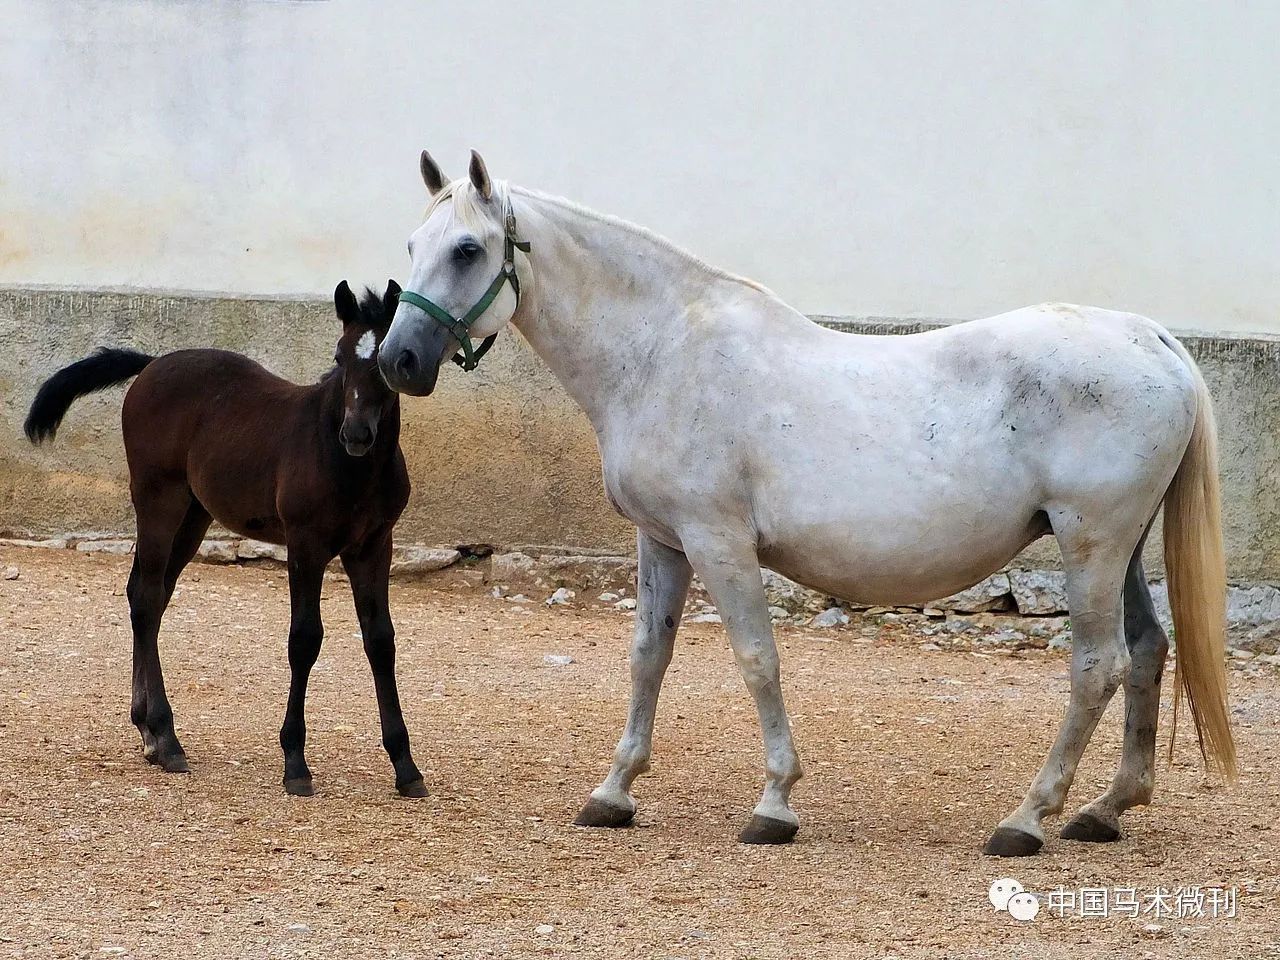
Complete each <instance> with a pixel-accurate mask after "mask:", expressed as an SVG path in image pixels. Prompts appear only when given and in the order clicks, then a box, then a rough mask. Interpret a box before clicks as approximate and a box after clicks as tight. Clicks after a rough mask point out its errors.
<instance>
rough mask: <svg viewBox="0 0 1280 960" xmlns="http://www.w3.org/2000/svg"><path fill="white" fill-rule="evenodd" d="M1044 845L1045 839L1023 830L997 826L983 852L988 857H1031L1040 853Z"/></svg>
mask: <svg viewBox="0 0 1280 960" xmlns="http://www.w3.org/2000/svg"><path fill="white" fill-rule="evenodd" d="M1042 846H1044V841H1043V840H1041V839H1040V838H1039V837H1033V836H1032V835H1031V834H1029V833H1027V832H1025V831H1023V830H1015V829H1014V828H1013V827H996V832H995V833H993V834H991V839H990V840H988V841H987V845H986V846H985V847H983V848H982V853H983V854H984V855H985V856H988V857H1030V856H1034V855H1035V854H1037V853H1039V852H1040V848H1041V847H1042Z"/></svg>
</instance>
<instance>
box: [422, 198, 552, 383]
mask: <svg viewBox="0 0 1280 960" xmlns="http://www.w3.org/2000/svg"><path fill="white" fill-rule="evenodd" d="M504 228H505V229H504V236H503V238H502V269H501V270H499V271H498V275H497V276H496V277H494V278H493V283H491V284H489V289H487V290H486V291H485V292H484V295H483V296H481V297H480V299H479V300H477V301H476V302H475V305H474V306H473V307H472V308H471V309H470V310H468V311H467V312H466V313H464V314H463V315H462V316H460V317H454V316H453V315H452V314H451V313H449V311H448V310H445V309H444V308H443V307H441V306H438V305H437V304H434V303H432V302H431V301H430V300H428V299H427V298H426V297H424V296H423V295H422V294H420V293H415V292H414V291H412V290H401V291H400V299H401V300H402V301H405V302H408V303H412V304H413V305H414V306H415V307H417V308H418V309H419V310H421V311H423V312H424V313H426V315H427V316H429V317H430V318H431V319H432V320H434V321H435V322H436V323H438V324H440V326H442V327H444V328H445V329H446V330H447V331H449V334H450V335H451V336H452V337H453V338H454V339H455V340H457V341H458V345H459V346H460V347H461V348H462V352H461V353H455V354H454V355H453V362H454V363H456V364H457V365H458V366H460V367H461V368H462V369H463V370H468V371H469V370H474V369H475V368H476V367H477V366H479V364H480V358H481V357H483V356H484V355H485V354H486V353H488V352H489V348H490V347H492V346H493V342H494V341H495V340H497V339H498V335H497V334H496V333H493V334H490V335H489V336H487V337H485V338H484V340H482V341H481V342H480V346H478V347H477V346H475V344H473V343H472V342H471V335H470V334H471V324H473V323H475V322H476V321H477V320H479V319H480V317H481V316H483V314H484V312H485V311H486V310H488V309H489V307H490V306H492V305H493V301H494V300H496V299H497V297H498V294H499V293H501V292H502V287H503V284H507V283H509V284H511V290H512V292H513V293H515V295H516V308H517V309H519V307H520V279H519V277H517V276H516V251H517V250H519V251H521V252H522V253H528V252H529V250H530V245H529V243H528V242H526V241H523V240H517V239H516V217H515V214H514V213H513V212H512V210H511V206H510V203H508V205H507V209H506V222H505V225H504Z"/></svg>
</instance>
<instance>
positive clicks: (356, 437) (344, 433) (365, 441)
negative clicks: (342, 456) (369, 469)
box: [338, 422, 378, 457]
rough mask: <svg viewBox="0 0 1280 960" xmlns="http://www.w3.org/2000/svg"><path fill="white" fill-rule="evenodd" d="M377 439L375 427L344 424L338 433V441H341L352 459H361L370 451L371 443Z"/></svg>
mask: <svg viewBox="0 0 1280 960" xmlns="http://www.w3.org/2000/svg"><path fill="white" fill-rule="evenodd" d="M377 438H378V431H377V428H376V427H367V426H364V425H359V426H357V425H348V424H347V423H345V422H344V423H343V424H342V428H341V429H340V430H339V431H338V439H339V440H341V441H342V446H343V447H344V448H345V449H346V451H347V453H348V454H349V455H351V456H353V457H363V456H364V455H365V454H366V453H368V452H369V451H370V450H372V449H373V442H374V440H376V439H377Z"/></svg>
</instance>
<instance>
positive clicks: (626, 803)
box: [574, 533, 693, 827]
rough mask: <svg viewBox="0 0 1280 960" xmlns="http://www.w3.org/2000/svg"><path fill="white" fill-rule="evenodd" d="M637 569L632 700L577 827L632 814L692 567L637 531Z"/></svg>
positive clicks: (615, 823)
mask: <svg viewBox="0 0 1280 960" xmlns="http://www.w3.org/2000/svg"><path fill="white" fill-rule="evenodd" d="M637 546H638V553H639V563H638V564H637V569H636V628H635V637H634V639H633V640H632V641H631V704H630V707H629V708H628V710H627V725H626V728H625V729H624V730H623V731H622V739H621V740H619V741H618V748H617V749H616V750H615V751H614V754H613V767H612V769H610V770H609V776H607V777H605V780H604V783H602V784H600V786H598V787H596V788H595V789H594V790H593V791H591V797H590V799H589V800H587V803H586V806H584V807H583V808H582V810H581V812H580V813H579V814H578V816H577V819H576V820H574V823H576V824H577V825H578V826H580V827H625V826H627V825H628V824H629V823H631V821H632V819H633V818H634V817H635V815H636V801H635V798H633V797H632V796H631V785H632V784H633V783H634V782H635V779H636V777H638V776H640V774H642V773H644V772H645V771H647V770H648V769H649V755H650V753H651V752H652V750H653V718H654V714H655V712H656V711H657V709H658V692H659V691H660V690H661V689H662V678H663V675H664V674H666V672H667V666H668V665H669V664H670V663H671V650H672V646H673V645H674V643H675V639H676V630H677V629H678V628H679V626H680V616H681V614H682V613H683V612H684V599H685V596H686V594H687V593H688V591H689V581H690V580H691V579H692V578H693V570H692V569H691V568H690V566H689V561H688V559H687V558H686V557H685V555H684V554H683V553H680V552H679V551H678V550H672V549H671V548H670V547H668V546H664V545H663V544H661V543H659V542H658V541H656V540H653V539H651V538H650V537H648V536H646V535H645V534H643V533H641V534H640V535H639V538H638V544H637Z"/></svg>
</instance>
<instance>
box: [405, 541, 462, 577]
mask: <svg viewBox="0 0 1280 960" xmlns="http://www.w3.org/2000/svg"><path fill="white" fill-rule="evenodd" d="M461 559H462V554H461V553H460V552H459V551H457V550H454V549H449V548H445V549H442V548H437V547H420V546H404V547H396V548H395V549H394V551H393V553H392V559H391V575H392V576H393V577H395V576H403V575H405V574H420V573H434V572H435V571H436V570H443V569H444V568H445V567H451V566H453V565H454V564H455V563H457V562H458V561H459V560H461Z"/></svg>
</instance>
